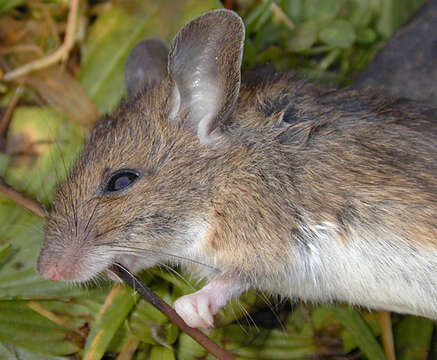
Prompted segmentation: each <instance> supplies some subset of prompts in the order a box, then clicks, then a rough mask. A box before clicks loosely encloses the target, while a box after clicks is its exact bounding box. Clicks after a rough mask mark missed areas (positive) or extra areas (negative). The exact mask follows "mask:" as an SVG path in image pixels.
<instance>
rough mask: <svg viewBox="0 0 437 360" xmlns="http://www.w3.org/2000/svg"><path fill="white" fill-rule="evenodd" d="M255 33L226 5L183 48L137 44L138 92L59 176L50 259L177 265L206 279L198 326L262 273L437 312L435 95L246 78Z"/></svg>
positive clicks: (320, 290)
mask: <svg viewBox="0 0 437 360" xmlns="http://www.w3.org/2000/svg"><path fill="white" fill-rule="evenodd" d="M243 45H244V25H243V23H242V20H241V19H240V18H239V16H238V15H236V14H235V13H233V12H231V11H227V10H215V11H211V12H208V13H206V14H204V15H202V16H200V17H199V18H197V19H194V20H192V21H191V22H190V23H188V24H187V25H185V26H184V27H183V28H182V29H181V30H180V32H179V33H178V34H177V35H176V37H175V39H174V41H173V44H172V46H171V48H170V50H168V49H167V47H166V45H165V44H164V43H162V42H160V40H157V39H152V40H146V41H145V42H143V43H140V44H139V45H137V47H136V48H134V50H133V52H132V54H131V56H130V57H129V60H128V65H129V64H130V66H128V70H127V71H129V73H127V76H126V79H128V84H127V88H128V92H129V98H128V99H127V100H126V101H125V102H124V103H123V104H122V105H121V106H120V108H119V109H118V110H117V111H115V112H114V113H113V114H112V115H110V116H107V117H105V118H103V119H101V120H100V121H99V122H98V123H97V125H96V127H95V128H94V130H93V131H92V134H91V137H90V139H89V142H88V143H87V144H86V146H85V148H84V150H83V152H82V154H81V156H80V158H79V159H78V161H77V163H76V165H75V166H74V168H73V169H72V171H71V173H70V175H69V176H68V178H67V180H66V181H65V182H64V183H63V184H60V185H59V187H58V190H57V195H56V198H55V200H54V202H53V205H52V208H51V210H50V214H49V217H48V220H47V226H46V233H45V241H44V246H43V249H42V251H41V254H40V256H39V259H38V270H39V272H40V273H41V274H42V275H43V276H44V277H46V278H48V279H51V280H54V281H57V280H66V281H73V282H82V281H87V280H89V279H92V278H94V277H95V276H96V275H97V274H99V273H100V272H102V271H105V270H106V269H107V268H108V267H109V266H111V264H113V263H114V262H120V263H122V264H123V265H125V266H126V267H127V268H128V269H130V270H132V271H134V272H137V271H139V270H141V269H145V268H148V267H151V266H154V265H157V264H160V263H171V264H181V265H183V266H185V267H187V268H188V270H189V271H192V272H194V273H196V274H197V275H198V276H200V277H206V278H207V279H209V283H208V284H207V285H206V286H205V287H204V288H202V289H201V290H199V291H198V292H196V293H194V294H190V295H186V296H183V297H181V298H180V299H178V300H177V301H176V303H175V308H176V310H177V312H178V313H179V314H180V315H181V316H182V317H183V318H184V320H185V321H186V322H187V323H188V324H189V325H190V326H193V327H199V328H208V327H211V326H213V315H214V314H215V313H216V312H217V311H218V310H219V309H220V308H221V307H223V306H224V305H226V303H228V302H229V301H230V300H231V299H232V298H234V297H237V296H239V295H240V294H241V293H242V292H244V291H246V290H248V289H249V288H255V289H259V290H262V291H267V292H270V293H272V294H278V295H281V296H285V297H289V298H300V299H303V300H307V301H314V302H330V301H342V302H348V303H351V304H356V305H360V306H364V307H366V308H372V309H384V310H391V311H397V312H401V313H409V314H415V315H422V316H426V317H429V318H433V319H435V318H437V279H436V277H435V274H434V273H435V270H436V269H437V205H436V200H437V182H436V174H437V119H436V112H435V111H433V110H432V108H430V107H427V106H426V105H425V104H422V103H417V102H413V101H406V100H394V99H390V98H389V99H386V98H384V97H381V96H379V95H375V94H372V93H371V92H366V91H364V90H360V91H356V90H350V89H349V90H348V89H343V90H327V89H320V88H319V87H316V86H314V85H312V84H310V83H308V82H306V81H302V80H299V79H298V78H297V77H296V76H295V75H293V74H278V73H276V72H274V71H270V70H263V69H260V70H259V71H255V72H253V73H252V74H251V75H250V76H248V77H247V78H246V79H243V81H241V75H240V66H241V58H242V51H243ZM166 54H168V55H166ZM135 74H140V75H138V76H136V75H135ZM148 74H150V75H148ZM129 82H131V83H130V84H129ZM138 82H139V83H138Z"/></svg>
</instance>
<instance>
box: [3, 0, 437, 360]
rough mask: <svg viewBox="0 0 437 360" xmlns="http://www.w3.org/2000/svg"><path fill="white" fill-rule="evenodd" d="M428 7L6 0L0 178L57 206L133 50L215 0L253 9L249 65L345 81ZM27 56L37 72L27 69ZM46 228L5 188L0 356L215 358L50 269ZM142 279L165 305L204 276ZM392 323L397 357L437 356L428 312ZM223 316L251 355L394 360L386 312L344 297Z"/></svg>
mask: <svg viewBox="0 0 437 360" xmlns="http://www.w3.org/2000/svg"><path fill="white" fill-rule="evenodd" d="M422 3H423V0H278V1H273V0H263V1H261V0H258V1H255V0H235V1H232V0H228V1H225V2H224V3H221V2H219V1H218V0H180V1H171V0H144V1H141V0H112V1H109V0H89V1H86V0H82V1H78V0H71V1H67V0H29V1H24V0H0V176H1V177H2V178H4V179H5V180H6V181H7V183H9V184H10V185H12V186H13V187H15V188H16V189H18V190H19V191H20V192H23V193H25V194H27V195H28V196H30V197H32V198H35V199H37V200H38V201H39V202H41V203H43V204H44V205H45V206H46V207H47V208H48V207H49V205H50V201H51V199H52V198H53V194H54V188H55V185H56V183H57V182H59V181H61V180H62V179H63V178H64V177H65V175H66V172H67V170H68V168H69V167H70V165H71V163H72V161H73V160H74V159H75V158H76V156H77V155H78V152H79V151H80V149H81V146H82V143H83V141H84V139H85V138H86V136H87V134H88V133H89V130H90V128H91V127H92V125H93V124H94V122H95V121H96V119H97V118H98V117H99V116H100V115H102V114H105V113H108V112H110V111H111V110H113V109H114V108H115V107H116V106H117V104H118V103H119V102H120V100H121V99H122V97H123V96H124V94H125V89H124V83H123V70H124V62H125V60H126V57H127V55H128V53H129V51H130V49H131V48H132V47H133V46H134V45H135V44H136V43H137V42H138V41H140V40H142V39H144V38H147V37H151V36H159V37H162V38H165V39H167V40H171V38H172V37H173V36H174V34H175V33H176V32H177V30H178V29H179V28H180V27H181V26H182V25H183V24H184V23H185V22H187V21H188V20H189V19H191V18H193V17H195V16H197V15H199V14H201V13H203V12H205V11H207V10H209V9H213V8H217V7H223V6H226V7H228V8H232V9H234V10H236V11H237V12H238V13H239V14H240V15H241V16H242V17H243V19H244V21H245V23H246V27H247V39H246V47H245V54H244V69H247V68H249V67H252V66H255V65H259V64H265V63H266V62H270V63H272V64H273V65H275V66H276V67H278V68H279V69H282V70H285V69H296V70H297V71H299V72H301V73H302V74H303V76H306V77H308V78H311V79H315V80H317V81H321V82H324V83H329V84H334V85H346V84H350V83H352V82H353V78H354V76H355V75H356V74H357V73H358V72H359V71H360V70H361V69H363V68H364V67H365V66H366V65H367V64H368V62H369V61H370V60H371V58H372V57H373V56H374V54H375V53H376V52H377V51H378V50H379V49H381V47H382V45H383V44H384V42H385V41H386V40H387V39H388V38H389V37H390V36H391V35H392V34H393V32H394V31H395V30H396V29H397V28H398V27H399V26H400V25H401V24H403V23H404V22H405V21H406V20H407V19H408V17H409V16H411V14H412V13H413V12H414V11H415V10H416V9H417V8H418V7H419V6H420V5H421V4H422ZM72 24H73V25H74V26H73V27H71V25H72ZM46 60H47V61H46ZM34 61H37V62H36V63H35V62H34ZM29 63H30V64H31V65H32V66H36V67H40V69H39V70H38V71H32V72H29V73H26V74H22V73H20V71H21V70H23V69H26V68H27V67H26V66H27V65H26V64H29ZM35 64H36V65H35ZM48 65H50V66H48ZM23 66H24V68H23ZM17 69H19V70H18V72H17ZM43 229H44V220H43V219H41V218H39V217H38V216H36V215H34V214H32V213H30V212H29V211H27V210H24V209H23V208H21V207H20V206H17V205H16V204H15V203H14V202H13V201H11V200H9V199H8V198H6V197H4V196H2V195H0V359H8V360H9V359H14V360H18V359H20V360H36V359H47V360H55V359H57V360H61V359H87V360H97V359H102V358H104V359H119V360H127V359H136V360H140V359H152V360H156V359H162V360H164V359H205V358H210V356H208V355H207V353H206V351H205V350H204V349H203V348H201V347H200V346H199V345H197V344H196V343H194V342H193V340H191V338H189V337H188V336H187V335H185V334H183V333H180V332H179V330H178V329H177V328H176V327H175V325H174V324H172V323H170V322H169V321H168V320H167V319H166V318H165V317H164V316H163V315H162V314H160V313H159V312H158V311H157V310H155V309H154V308H152V306H151V305H149V304H148V303H146V302H145V301H143V300H140V299H139V297H138V295H137V294H134V293H133V292H132V291H130V290H129V289H125V288H123V287H121V286H118V285H116V286H113V285H112V284H110V283H109V282H100V283H99V284H98V286H96V285H94V284H88V285H87V286H86V287H73V286H71V285H67V284H64V283H53V282H49V281H46V280H44V279H42V278H41V277H40V276H39V275H38V274H37V272H36V271H35V262H36V258H37V255H38V252H39V249H40V246H41V241H42V238H43ZM142 278H143V280H144V281H146V282H147V283H148V284H149V286H151V287H152V288H153V289H154V291H155V292H157V293H158V294H159V295H160V296H162V297H163V298H164V299H165V300H166V301H167V302H169V303H172V302H173V301H174V299H176V298H177V297H179V296H180V295H181V294H183V293H189V292H192V291H193V289H195V288H198V287H200V286H201V284H199V283H197V282H196V281H194V279H190V278H187V279H188V281H185V280H183V279H182V278H180V277H178V276H175V275H174V274H173V273H172V272H169V271H167V270H162V269H159V268H155V269H152V270H149V271H147V272H144V273H143V274H142ZM267 305H268V306H267ZM266 306H267V309H266ZM248 312H250V313H251V314H252V315H251V316H250V317H249V316H247V314H248ZM236 319H238V320H237V321H236ZM392 319H393V335H394V342H395V347H396V354H397V359H404V360H407V359H408V360H416V359H417V360H425V359H431V358H432V357H433V356H437V355H436V354H437V342H436V334H434V332H435V329H434V325H433V322H432V321H430V320H426V319H423V318H418V317H413V316H400V315H395V314H394V315H393V316H392ZM217 324H218V328H217V329H215V330H213V331H212V332H211V334H210V336H211V337H212V338H213V339H214V340H215V341H217V342H219V343H220V344H222V345H223V346H224V347H226V348H227V349H229V350H231V351H233V352H234V353H236V354H238V356H239V357H240V358H241V359H269V360H272V359H307V358H311V359H313V358H330V359H366V358H368V359H372V360H373V359H375V360H376V359H381V360H382V359H385V355H384V352H383V349H382V345H381V338H380V335H381V328H380V321H379V317H378V314H377V313H370V312H367V311H361V312H359V311H358V309H353V308H349V307H347V306H342V305H336V306H313V305H310V304H306V305H305V304H303V303H298V304H296V305H293V306H292V305H290V304H288V303H287V302H282V303H279V304H278V303H277V302H276V301H275V300H274V299H269V298H267V297H266V296H262V295H259V294H255V293H252V292H250V293H248V294H247V295H245V296H243V297H242V298H241V299H240V300H239V301H236V302H234V303H233V304H232V305H231V306H228V307H227V308H226V309H225V310H224V311H222V312H220V314H219V316H218V317H217Z"/></svg>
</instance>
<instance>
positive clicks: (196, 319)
mask: <svg viewBox="0 0 437 360" xmlns="http://www.w3.org/2000/svg"><path fill="white" fill-rule="evenodd" d="M248 289H249V286H248V285H247V284H246V283H245V282H243V281H241V279H240V277H238V276H237V275H235V274H232V273H225V274H222V275H220V276H219V277H217V278H216V279H214V280H213V281H211V282H210V283H208V284H207V285H205V286H204V287H203V288H202V289H200V290H199V291H196V292H195V293H193V294H189V295H185V296H182V297H181V298H179V299H178V300H176V301H175V303H174V308H175V310H176V312H177V313H178V314H179V316H180V317H182V319H184V321H185V322H186V323H187V324H188V325H189V326H191V327H194V328H200V329H209V328H212V327H214V319H213V317H214V315H215V314H217V312H218V311H219V310H220V309H221V308H222V307H224V306H225V305H226V304H227V303H228V302H229V301H231V300H232V299H233V298H234V297H238V296H240V295H241V294H242V293H243V292H245V291H247V290H248Z"/></svg>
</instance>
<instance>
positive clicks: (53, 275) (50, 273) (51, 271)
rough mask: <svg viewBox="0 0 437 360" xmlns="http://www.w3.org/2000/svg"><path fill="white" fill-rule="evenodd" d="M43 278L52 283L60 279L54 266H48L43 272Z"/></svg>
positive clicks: (60, 276) (59, 274)
mask: <svg viewBox="0 0 437 360" xmlns="http://www.w3.org/2000/svg"><path fill="white" fill-rule="evenodd" d="M43 276H44V277H45V278H46V279H49V280H52V281H59V280H61V278H62V275H61V273H60V272H59V271H58V269H57V268H56V266H55V265H52V266H50V267H49V268H48V269H47V271H45V272H44V274H43Z"/></svg>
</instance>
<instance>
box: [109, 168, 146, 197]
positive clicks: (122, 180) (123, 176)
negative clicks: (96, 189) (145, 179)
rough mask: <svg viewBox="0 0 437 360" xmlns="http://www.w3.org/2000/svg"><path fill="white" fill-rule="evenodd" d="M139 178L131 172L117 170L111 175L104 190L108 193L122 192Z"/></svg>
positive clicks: (135, 173)
mask: <svg viewBox="0 0 437 360" xmlns="http://www.w3.org/2000/svg"><path fill="white" fill-rule="evenodd" d="M139 176H140V175H139V174H138V173H137V172H135V171H133V170H119V171H117V172H115V173H114V174H112V175H111V177H110V179H109V181H108V183H107V185H106V187H105V190H106V191H109V192H114V191H119V190H122V189H124V188H126V187H128V186H129V185H131V184H132V183H133V182H135V180H136V179H138V177H139Z"/></svg>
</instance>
